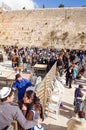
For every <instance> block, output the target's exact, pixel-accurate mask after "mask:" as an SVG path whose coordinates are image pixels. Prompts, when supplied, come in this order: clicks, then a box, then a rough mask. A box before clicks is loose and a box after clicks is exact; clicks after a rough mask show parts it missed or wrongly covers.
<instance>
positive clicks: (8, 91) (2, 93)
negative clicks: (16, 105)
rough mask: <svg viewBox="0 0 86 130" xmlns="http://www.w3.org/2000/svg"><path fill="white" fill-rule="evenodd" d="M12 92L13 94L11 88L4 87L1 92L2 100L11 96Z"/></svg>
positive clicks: (0, 97)
mask: <svg viewBox="0 0 86 130" xmlns="http://www.w3.org/2000/svg"><path fill="white" fill-rule="evenodd" d="M10 92H11V88H9V87H3V88H2V89H1V90H0V99H3V98H6V97H7V96H9V94H10Z"/></svg>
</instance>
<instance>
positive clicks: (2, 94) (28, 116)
mask: <svg viewBox="0 0 86 130" xmlns="http://www.w3.org/2000/svg"><path fill="white" fill-rule="evenodd" d="M3 47H4V51H5V52H6V54H7V56H8V60H11V61H12V67H13V68H15V67H20V66H22V67H23V71H27V66H28V65H30V66H31V67H32V66H33V65H35V64H36V63H38V64H47V66H48V67H47V72H48V71H49V70H50V69H51V67H52V66H53V65H54V63H55V62H57V66H56V67H57V71H58V72H59V75H60V76H62V75H63V74H65V78H66V81H65V85H66V86H68V88H72V84H73V83H74V82H75V80H76V79H77V78H81V76H82V75H83V74H84V72H85V62H86V59H85V57H86V51H81V50H69V49H64V50H63V49H62V50H57V49H50V48H44V49H43V48H35V47H34V48H28V47H25V48H24V47H22V48H19V47H17V46H3ZM31 86H34V84H33V83H32V82H31V81H29V80H27V79H25V78H23V77H22V76H21V74H20V73H18V74H16V76H15V82H14V83H13V85H12V88H9V87H3V88H2V89H1V90H0V100H1V103H0V130H5V129H7V130H12V125H11V123H12V121H13V120H17V121H18V123H19V127H20V129H27V130H28V129H30V130H34V128H35V127H40V128H41V127H42V128H43V126H42V125H41V122H42V121H43V120H44V115H43V108H42V104H41V103H40V99H39V98H38V97H37V95H36V93H35V91H33V90H28V89H27V88H28V87H31ZM82 88H83V86H82V85H79V87H78V88H76V90H75V94H74V112H75V115H76V116H77V117H78V118H79V120H86V98H85V99H84V100H83V93H82ZM16 90H18V106H14V105H11V103H12V102H13V100H14V96H15V91H16ZM74 118H76V117H74ZM71 120H73V119H71ZM74 120H75V119H74ZM70 122H71V121H69V122H68V130H73V129H72V128H71V127H70V124H72V123H70ZM72 122H73V121H72ZM69 127H70V128H69ZM43 129H44V128H43ZM83 130H84V129H83Z"/></svg>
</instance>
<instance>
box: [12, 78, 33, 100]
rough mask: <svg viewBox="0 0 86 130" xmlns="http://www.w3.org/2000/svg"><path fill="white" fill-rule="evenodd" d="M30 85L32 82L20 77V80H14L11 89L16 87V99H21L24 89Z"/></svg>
mask: <svg viewBox="0 0 86 130" xmlns="http://www.w3.org/2000/svg"><path fill="white" fill-rule="evenodd" d="M31 85H32V83H31V82H30V81H29V80H28V79H25V78H22V80H21V81H18V80H16V81H15V82H14V84H13V89H18V100H20V99H23V97H24V94H25V91H26V89H27V88H28V86H31Z"/></svg>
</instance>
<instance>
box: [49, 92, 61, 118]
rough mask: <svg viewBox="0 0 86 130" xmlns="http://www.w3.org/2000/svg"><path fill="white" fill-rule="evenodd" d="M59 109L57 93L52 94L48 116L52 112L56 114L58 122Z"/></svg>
mask: <svg viewBox="0 0 86 130" xmlns="http://www.w3.org/2000/svg"><path fill="white" fill-rule="evenodd" d="M59 108H60V100H59V96H58V95H56V94H55V93H52V95H51V97H50V102H49V104H48V116H49V113H50V112H53V113H54V114H55V119H56V120H57V119H58V117H59V114H60V111H59Z"/></svg>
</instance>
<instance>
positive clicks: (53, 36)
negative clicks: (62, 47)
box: [49, 31, 57, 48]
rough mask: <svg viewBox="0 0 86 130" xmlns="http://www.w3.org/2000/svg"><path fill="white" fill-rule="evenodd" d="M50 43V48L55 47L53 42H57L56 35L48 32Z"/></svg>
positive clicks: (53, 32)
mask: <svg viewBox="0 0 86 130" xmlns="http://www.w3.org/2000/svg"><path fill="white" fill-rule="evenodd" d="M49 37H50V42H51V48H52V47H53V46H54V45H55V41H56V40H57V35H56V32H55V31H51V32H50V36H49Z"/></svg>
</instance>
